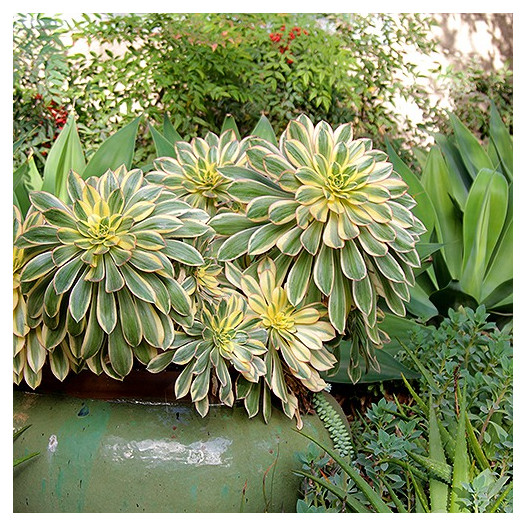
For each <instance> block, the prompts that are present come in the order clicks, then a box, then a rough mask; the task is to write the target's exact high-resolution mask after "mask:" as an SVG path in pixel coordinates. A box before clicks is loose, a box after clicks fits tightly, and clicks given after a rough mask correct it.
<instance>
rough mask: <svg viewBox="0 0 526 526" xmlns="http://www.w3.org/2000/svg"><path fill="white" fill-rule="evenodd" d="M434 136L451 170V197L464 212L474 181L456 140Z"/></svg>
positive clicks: (443, 136)
mask: <svg viewBox="0 0 526 526" xmlns="http://www.w3.org/2000/svg"><path fill="white" fill-rule="evenodd" d="M433 136H434V138H435V141H436V143H437V145H438V146H439V147H440V150H441V151H442V154H443V156H444V158H445V160H446V163H447V166H448V168H449V173H448V176H449V179H448V183H449V188H448V192H449V195H450V197H451V199H453V201H454V202H455V203H456V204H457V206H458V207H459V208H460V210H462V211H463V210H464V207H465V206H466V199H467V198H468V191H469V188H470V187H471V184H472V182H473V179H472V177H471V175H470V174H469V173H468V171H467V169H466V166H465V164H464V161H463V160H462V157H461V155H460V152H459V150H458V147H457V146H456V144H455V142H454V139H453V138H451V137H446V136H445V135H442V134H440V133H435V134H434V135H433ZM424 166H425V165H424Z"/></svg>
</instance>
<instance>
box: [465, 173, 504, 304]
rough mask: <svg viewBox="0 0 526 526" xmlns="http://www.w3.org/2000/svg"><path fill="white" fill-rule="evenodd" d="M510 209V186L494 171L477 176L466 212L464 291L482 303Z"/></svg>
mask: <svg viewBox="0 0 526 526" xmlns="http://www.w3.org/2000/svg"><path fill="white" fill-rule="evenodd" d="M507 208H508V183H507V182H506V178H505V177H504V176H503V175H502V174H500V173H499V172H496V171H494V170H487V169H482V170H481V171H480V172H479V174H478V175H477V177H476V179H475V181H474V182H473V185H472V187H471V190H470V192H469V195H468V200H467V202H466V210H465V213H464V231H463V237H464V257H463V262H462V277H461V279H460V286H461V287H462V289H463V290H464V291H465V292H467V293H468V294H470V295H471V296H473V297H474V298H475V299H477V300H478V301H480V300H481V299H482V298H481V295H482V281H483V279H484V275H485V274H486V267H487V265H488V263H489V260H490V257H491V254H492V252H493V250H494V248H495V246H496V244H497V241H498V239H499V237H500V235H501V230H502V227H503V225H504V220H505V218H506V211H507Z"/></svg>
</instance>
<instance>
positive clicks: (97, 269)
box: [15, 166, 208, 379]
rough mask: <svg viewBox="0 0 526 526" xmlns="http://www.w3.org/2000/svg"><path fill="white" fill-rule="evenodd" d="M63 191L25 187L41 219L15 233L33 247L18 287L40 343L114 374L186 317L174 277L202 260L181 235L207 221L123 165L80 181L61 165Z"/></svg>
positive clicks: (163, 341)
mask: <svg viewBox="0 0 526 526" xmlns="http://www.w3.org/2000/svg"><path fill="white" fill-rule="evenodd" d="M68 196H69V200H70V202H71V203H72V204H71V205H67V204H65V203H63V202H62V201H61V200H59V199H58V198H57V197H55V196H53V195H51V194H49V193H47V192H33V193H32V194H31V196H30V199H31V202H32V206H33V207H34V209H36V210H37V211H38V212H40V213H41V214H42V216H43V217H44V223H43V224H40V225H35V226H34V227H32V228H29V229H27V230H26V231H25V232H24V233H23V234H22V235H21V236H19V238H18V240H17V241H16V243H15V246H16V247H17V248H19V249H25V250H35V249H37V250H38V252H39V253H38V254H37V255H35V256H34V257H32V258H30V259H29V260H28V261H27V262H26V263H25V265H24V267H23V269H22V271H21V275H20V282H21V286H22V291H23V293H24V294H25V295H26V296H27V303H28V306H31V308H30V309H28V311H30V312H29V314H30V316H31V317H32V318H37V317H39V316H41V317H42V334H41V342H42V345H43V346H44V348H45V349H46V350H47V351H48V352H53V351H54V349H56V348H58V347H59V346H60V345H61V344H62V343H63V342H65V341H66V342H67V345H66V346H65V347H67V348H68V349H69V352H70V353H71V355H72V357H73V359H74V361H75V362H76V364H77V365H79V364H85V363H87V365H88V366H89V367H90V368H91V369H92V370H93V371H94V372H96V373H100V372H102V371H104V372H106V373H107V374H108V375H110V376H112V377H114V378H119V379H121V378H123V377H124V376H126V375H127V374H128V373H129V372H130V370H131V368H132V365H133V362H134V358H136V359H138V360H139V362H141V363H144V364H146V363H148V362H149V361H150V359H151V358H152V357H153V356H155V355H156V354H157V352H158V350H159V349H166V348H168V347H169V346H170V344H171V343H172V340H173V337H174V321H175V322H177V323H181V324H185V323H190V324H191V323H192V322H193V305H192V302H191V299H190V297H189V295H188V293H187V292H186V290H185V289H184V288H183V287H182V285H181V284H180V283H179V281H178V279H177V278H178V277H179V276H180V275H181V274H183V275H184V268H186V267H192V266H198V265H202V264H204V261H203V258H202V257H201V254H200V253H199V252H198V251H197V250H196V249H195V248H194V247H193V246H192V245H191V243H190V242H189V241H191V240H192V239H193V238H197V237H199V236H201V235H203V234H204V233H205V232H207V231H208V227H207V226H206V224H205V221H206V220H207V219H208V216H207V214H206V213H205V212H203V211H202V210H199V209H195V208H192V207H190V206H189V205H188V204H187V203H185V202H183V201H180V200H179V199H177V198H176V197H175V196H174V195H173V194H171V193H170V192H169V191H167V190H165V189H163V188H162V187H159V186H157V185H153V184H149V183H147V182H146V181H145V179H144V177H143V174H142V172H141V171H140V170H131V171H127V170H126V169H125V167H124V166H123V167H121V168H119V169H118V170H116V171H115V172H112V171H108V172H106V173H105V174H104V175H103V176H101V177H100V178H90V179H88V180H87V181H84V180H82V179H81V178H80V177H79V176H78V175H76V174H74V173H73V172H71V173H70V175H69V178H68Z"/></svg>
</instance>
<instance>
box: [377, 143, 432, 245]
mask: <svg viewBox="0 0 526 526" xmlns="http://www.w3.org/2000/svg"><path fill="white" fill-rule="evenodd" d="M386 142H387V153H388V154H389V160H390V161H391V162H392V163H393V168H394V170H395V171H396V172H397V173H398V175H400V177H401V178H402V179H403V180H404V181H405V182H406V183H407V185H408V186H409V194H410V195H411V196H412V197H413V198H414V199H415V201H416V202H417V205H416V206H415V207H414V208H413V209H412V210H411V212H412V213H413V214H414V215H415V216H416V217H418V219H420V221H422V223H423V224H424V226H425V227H426V229H427V232H426V233H424V234H422V236H420V241H421V242H424V243H425V242H427V241H429V239H430V237H431V233H432V232H433V229H434V228H435V223H436V213H435V208H434V206H433V202H432V201H431V199H430V197H429V196H428V195H427V192H426V190H425V188H424V187H423V185H422V183H421V182H420V179H419V178H418V177H417V176H416V175H415V174H414V173H413V172H412V171H411V169H410V168H409V167H408V166H407V165H406V164H405V163H404V161H402V159H400V157H399V156H398V155H397V154H396V152H395V151H394V149H393V148H392V146H391V144H390V143H389V142H388V141H386Z"/></svg>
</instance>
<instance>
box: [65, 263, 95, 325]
mask: <svg viewBox="0 0 526 526" xmlns="http://www.w3.org/2000/svg"><path fill="white" fill-rule="evenodd" d="M88 270H89V269H86V270H85V271H84V273H83V274H82V276H81V277H80V278H79V279H78V280H77V283H76V284H75V286H74V287H73V289H72V291H71V295H70V297H69V312H70V313H71V316H73V319H74V320H75V321H80V320H82V318H84V316H85V315H86V312H87V311H88V307H89V305H90V301H91V287H92V285H91V281H86V280H85V279H84V278H85V276H86V274H87V273H88Z"/></svg>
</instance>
